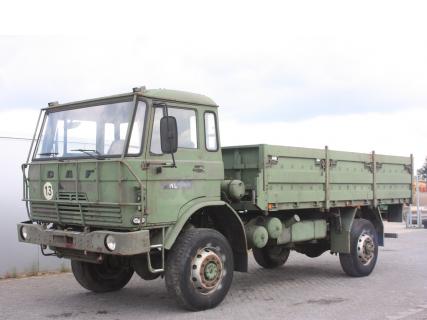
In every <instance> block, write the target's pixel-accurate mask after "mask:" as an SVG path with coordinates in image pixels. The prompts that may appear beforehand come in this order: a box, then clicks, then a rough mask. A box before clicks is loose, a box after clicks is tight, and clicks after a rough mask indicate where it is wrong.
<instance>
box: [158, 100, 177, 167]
mask: <svg viewBox="0 0 427 320" xmlns="http://www.w3.org/2000/svg"><path fill="white" fill-rule="evenodd" d="M161 105H162V106H163V108H164V112H165V115H166V116H168V115H169V110H168V105H167V104H166V103H161ZM168 131H169V130H168ZM168 139H169V141H170V140H171V138H169V137H168ZM171 156H172V165H171V168H176V162H175V155H174V154H173V152H171Z"/></svg>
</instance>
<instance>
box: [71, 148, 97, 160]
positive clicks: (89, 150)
mask: <svg viewBox="0 0 427 320" xmlns="http://www.w3.org/2000/svg"><path fill="white" fill-rule="evenodd" d="M71 151H79V152H83V153H84V154H87V155H88V156H89V157H92V158H94V159H97V160H104V159H105V158H104V157H103V156H102V154H101V153H100V152H99V151H98V150H94V149H73V150H71ZM94 154H95V155H94Z"/></svg>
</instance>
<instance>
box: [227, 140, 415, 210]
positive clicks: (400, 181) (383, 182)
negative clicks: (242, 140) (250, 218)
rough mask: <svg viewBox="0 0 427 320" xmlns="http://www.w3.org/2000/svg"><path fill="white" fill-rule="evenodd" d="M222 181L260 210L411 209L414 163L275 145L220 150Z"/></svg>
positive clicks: (373, 156)
mask: <svg viewBox="0 0 427 320" xmlns="http://www.w3.org/2000/svg"><path fill="white" fill-rule="evenodd" d="M222 155H223V161H224V169H225V178H226V179H239V180H242V181H243V182H244V183H245V186H246V193H247V194H246V196H245V198H244V199H243V200H245V201H247V202H248V203H252V204H253V205H255V206H256V207H258V208H259V209H261V210H269V211H275V210H291V209H292V210H295V209H309V208H319V209H320V208H323V209H329V208H333V207H346V206H367V205H369V206H374V207H377V206H379V205H390V204H409V203H410V202H411V199H412V187H411V186H412V177H413V173H412V170H413V158H412V156H410V157H397V156H386V155H378V154H375V152H372V153H369V154H364V153H354V152H343V151H334V150H329V149H328V148H327V147H326V148H325V149H308V148H297V147H283V146H274V145H265V144H262V145H250V146H236V147H225V148H222Z"/></svg>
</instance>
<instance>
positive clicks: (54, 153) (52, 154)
mask: <svg viewBox="0 0 427 320" xmlns="http://www.w3.org/2000/svg"><path fill="white" fill-rule="evenodd" d="M57 155H58V152H43V153H39V156H57Z"/></svg>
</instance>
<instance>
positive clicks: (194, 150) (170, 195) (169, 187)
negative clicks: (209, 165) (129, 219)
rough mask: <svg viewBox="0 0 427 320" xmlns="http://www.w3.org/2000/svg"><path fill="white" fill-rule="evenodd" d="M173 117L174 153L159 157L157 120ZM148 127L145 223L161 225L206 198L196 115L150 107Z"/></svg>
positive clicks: (183, 108) (180, 108)
mask: <svg viewBox="0 0 427 320" xmlns="http://www.w3.org/2000/svg"><path fill="white" fill-rule="evenodd" d="M166 113H167V114H168V115H169V116H173V117H175V119H176V121H177V128H178V150H177V152H176V153H175V154H174V156H175V163H176V167H173V166H172V157H171V155H170V154H162V151H161V147H160V119H161V118H162V117H163V116H164V115H166ZM151 118H152V121H151V123H152V127H151V136H150V137H149V146H148V150H147V156H146V163H147V165H146V170H147V208H146V211H147V222H148V224H163V223H169V222H173V221H176V219H177V216H178V213H179V210H180V208H181V207H182V206H184V205H185V204H187V203H189V202H191V201H197V199H201V198H204V197H206V166H205V163H204V159H203V150H202V145H203V141H201V139H200V132H201V131H200V130H201V127H202V126H203V124H202V123H201V122H200V111H199V110H198V109H197V108H196V107H191V106H188V105H180V104H168V105H167V106H166V105H165V104H163V103H162V104H158V105H156V104H154V105H153V112H152V114H151Z"/></svg>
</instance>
